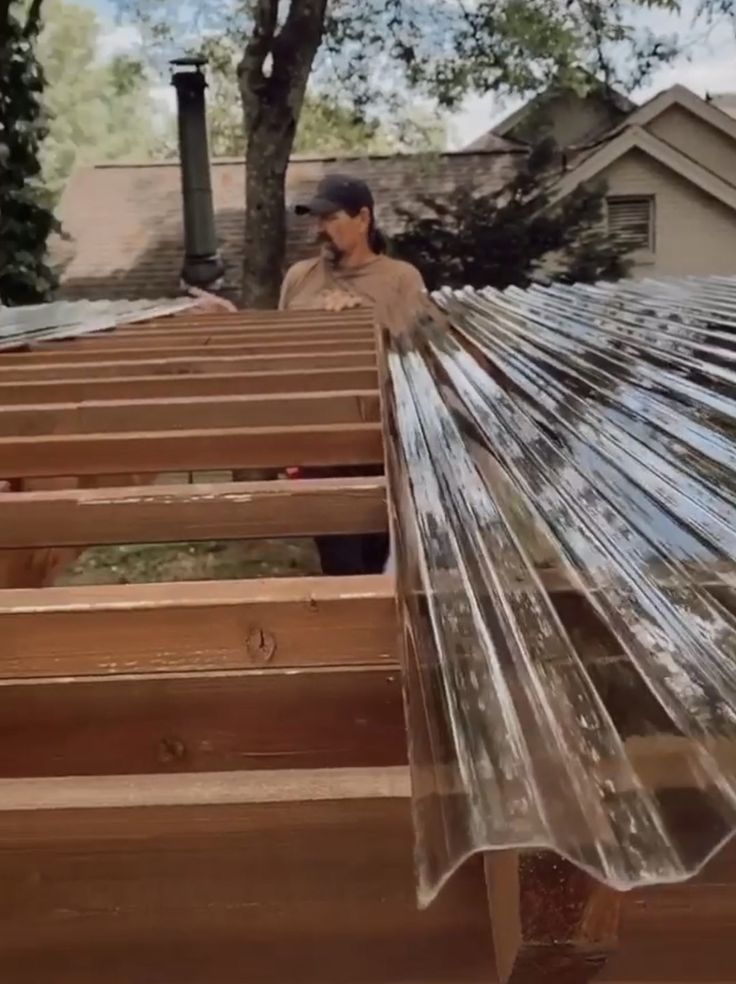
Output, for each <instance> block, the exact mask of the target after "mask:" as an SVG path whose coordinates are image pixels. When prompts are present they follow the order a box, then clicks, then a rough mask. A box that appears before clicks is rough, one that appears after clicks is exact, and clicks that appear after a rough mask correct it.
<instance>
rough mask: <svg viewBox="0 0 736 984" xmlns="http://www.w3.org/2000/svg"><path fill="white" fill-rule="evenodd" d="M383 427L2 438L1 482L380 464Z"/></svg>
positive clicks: (0, 450)
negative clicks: (23, 479) (84, 476)
mask: <svg viewBox="0 0 736 984" xmlns="http://www.w3.org/2000/svg"><path fill="white" fill-rule="evenodd" d="M382 460H383V452H382V442H381V426H380V424H314V425H311V426H304V427H249V428H242V427H230V428H224V429H216V430H183V431H160V432H158V431H143V432H137V433H130V432H124V433H117V434H69V435H42V436H40V437H16V438H13V437H3V438H0V477H7V478H32V477H42V476H56V475H117V474H124V473H125V474H127V473H129V472H133V473H142V474H146V473H147V474H151V473H158V472H178V471H197V470H199V471H205V470H208V469H240V468H284V467H288V466H307V465H311V466H315V465H317V466H319V465H364V464H369V465H378V464H380V463H381V462H382Z"/></svg>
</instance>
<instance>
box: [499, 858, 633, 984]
mask: <svg viewBox="0 0 736 984" xmlns="http://www.w3.org/2000/svg"><path fill="white" fill-rule="evenodd" d="M485 870H486V881H487V883H488V894H489V900H490V908H491V922H492V926H493V940H494V944H495V954H496V972H497V974H498V979H499V981H500V982H501V984H538V982H539V981H542V980H544V981H550V984H589V982H590V981H592V979H593V978H594V977H595V976H596V975H597V974H598V972H599V971H600V970H601V968H602V967H603V966H604V965H605V963H606V961H607V959H608V958H609V957H610V956H611V954H612V953H613V952H615V949H616V946H617V943H618V925H619V913H620V908H621V895H620V894H619V893H617V892H614V891H612V890H611V889H609V888H607V887H606V886H604V885H602V884H600V883H599V882H596V881H594V880H593V879H592V878H591V877H590V876H589V875H587V874H586V873H585V872H583V871H581V870H580V869H578V868H576V867H574V866H573V865H571V864H570V863H569V862H568V861H565V860H563V859H562V858H560V857H558V856H556V855H554V854H552V853H545V852H540V853H527V854H519V853H517V852H515V851H500V852H490V853H488V854H486V856H485Z"/></svg>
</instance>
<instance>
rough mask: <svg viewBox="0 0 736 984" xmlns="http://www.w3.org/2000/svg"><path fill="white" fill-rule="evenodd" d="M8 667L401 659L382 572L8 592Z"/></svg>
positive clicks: (36, 672)
mask: <svg viewBox="0 0 736 984" xmlns="http://www.w3.org/2000/svg"><path fill="white" fill-rule="evenodd" d="M0 639H2V646H0V679H1V678H10V677H17V678H29V677H42V676H58V675H68V676H77V675H102V674H107V673H123V672H125V673H153V672H190V671H192V672H193V671H197V672H204V671H207V670H226V669H249V668H252V667H259V666H261V667H266V666H275V667H290V666H294V667H298V666H320V665H325V666H326V665H335V664H337V663H345V664H366V663H380V662H394V661H395V660H396V613H395V610H394V591H393V580H392V579H391V578H389V577H383V576H365V577H350V578H295V579H291V578H284V579H282V580H278V579H276V580H268V579H264V580H253V581H221V582H210V581H208V582H191V583H188V582H183V583H180V584H145V585H115V586H91V587H90V586H86V587H81V588H42V589H38V590H29V591H23V590H18V591H13V590H10V591H2V592H0Z"/></svg>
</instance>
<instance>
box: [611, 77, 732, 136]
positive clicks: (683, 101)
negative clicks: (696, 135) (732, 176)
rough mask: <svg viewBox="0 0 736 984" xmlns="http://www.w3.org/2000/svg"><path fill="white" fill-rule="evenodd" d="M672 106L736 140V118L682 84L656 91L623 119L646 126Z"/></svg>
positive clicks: (632, 123) (630, 123) (629, 122)
mask: <svg viewBox="0 0 736 984" xmlns="http://www.w3.org/2000/svg"><path fill="white" fill-rule="evenodd" d="M672 106H681V107H682V108H683V109H686V110H687V111H688V112H690V113H692V114H693V115H694V116H697V117H698V118H699V119H701V120H703V122H704V123H709V124H710V125H711V126H714V127H715V128H716V129H718V130H720V131H721V132H722V133H725V134H726V136H728V137H731V138H732V139H733V140H736V119H734V118H733V116H731V115H729V113H727V112H725V111H724V110H723V109H721V108H720V107H719V106H718V105H716V104H714V103H713V102H708V100H706V99H701V98H700V96H698V95H696V94H695V93H694V92H693V91H692V90H691V89H687V88H686V87H685V86H684V85H673V86H672V87H671V88H669V89H665V90H664V91H663V92H659V93H657V95H656V96H653V97H652V98H651V99H650V100H649V101H648V102H645V103H644V105H643V106H640V107H639V108H638V109H637V110H636V111H635V112H633V113H632V114H631V116H629V117H628V118H627V119H626V121H625V124H624V125H625V126H642V127H645V126H648V125H649V124H650V123H651V122H652V121H653V120H655V119H656V118H657V117H658V116H661V115H662V113H664V112H666V110H668V109H670V108H671V107H672Z"/></svg>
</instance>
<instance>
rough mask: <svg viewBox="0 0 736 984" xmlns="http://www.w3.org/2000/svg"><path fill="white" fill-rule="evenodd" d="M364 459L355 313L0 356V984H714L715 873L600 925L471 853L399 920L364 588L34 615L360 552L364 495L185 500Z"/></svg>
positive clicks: (730, 916) (373, 506) (249, 585)
mask: <svg viewBox="0 0 736 984" xmlns="http://www.w3.org/2000/svg"><path fill="white" fill-rule="evenodd" d="M381 460H382V443H381V420H380V398H379V394H378V385H377V373H376V342H375V338H374V332H373V326H372V323H371V321H370V318H369V317H368V316H367V315H366V314H361V313H355V312H353V313H349V314H347V315H344V316H324V315H318V314H309V313H304V314H291V315H273V314H258V315H255V314H241V315H237V316H226V315H217V316H209V317H195V316H191V315H179V316H176V317H173V318H169V319H160V320H158V321H155V322H151V323H149V324H141V325H131V326H127V327H121V328H119V329H118V330H116V331H115V332H113V333H110V334H106V335H104V336H95V337H89V336H87V337H85V338H83V339H79V340H75V341H70V342H65V343H51V344H45V345H42V346H40V347H38V348H35V349H34V350H33V351H30V352H14V353H8V354H4V355H2V356H0V479H2V480H3V481H4V485H3V491H2V494H0V517H1V518H0V587H1V588H2V590H1V591H0V736H1V737H2V741H0V884H2V888H3V891H2V895H1V897H2V902H0V912H1V915H0V966H1V967H2V968H3V981H5V982H7V984H72V982H73V984H93V982H94V984H98V982H99V981H100V980H103V979H104V980H105V982H106V984H133V982H137V981H143V980H146V981H157V982H159V981H160V982H161V984H164V982H165V984H203V982H204V981H207V982H208V984H234V982H236V981H237V982H242V981H248V982H249V984H250V982H254V984H255V982H264V984H266V982H268V984H296V982H300V984H347V982H350V984H374V982H391V984H430V982H442V984H460V982H484V984H485V982H492V981H496V980H501V981H504V982H511V984H537V982H540V981H542V980H549V981H553V982H555V981H556V982H560V984H585V982H587V981H589V980H590V979H591V978H592V976H593V975H594V974H595V973H597V972H598V971H600V970H601V968H602V966H603V964H604V963H605V961H606V958H607V957H608V956H609V955H611V954H613V953H614V951H616V950H617V946H618V952H617V953H616V954H615V955H614V956H613V959H612V960H611V961H610V963H609V964H608V966H607V967H606V968H605V969H604V970H603V971H602V975H603V976H601V977H600V979H601V980H608V981H617V982H619V984H623V982H634V981H638V982H644V981H661V982H665V981H669V982H670V984H674V982H676V981H677V982H684V981H696V980H697V981H708V982H711V984H715V982H723V984H725V982H726V981H733V980H734V979H736V956H734V949H735V948H733V947H732V946H731V945H730V937H729V932H731V931H732V927H733V925H736V891H734V884H736V851H734V850H728V851H726V852H725V853H724V854H723V855H721V856H720V857H719V858H718V859H717V860H716V861H715V862H713V864H712V865H711V866H710V867H709V868H708V869H707V871H706V873H705V874H704V875H703V876H701V878H699V879H697V880H696V881H695V882H694V883H692V884H690V885H687V886H676V887H670V888H663V889H658V890H656V891H653V892H649V893H646V892H645V893H636V894H634V895H632V896H631V897H626V898H623V899H622V898H619V897H616V896H615V895H614V894H613V893H611V892H608V891H606V890H605V889H602V888H600V887H599V886H597V885H595V884H593V883H592V882H591V881H590V880H589V879H588V878H587V877H586V876H584V875H582V874H580V873H579V872H577V871H575V870H573V869H571V868H570V867H569V866H568V865H567V864H566V863H565V862H562V861H560V860H559V859H556V858H553V857H550V856H539V855H529V856H523V857H521V858H520V857H518V856H516V855H513V854H502V855H490V856H488V857H487V858H486V859H485V864H484V863H483V860H482V859H476V860H475V861H473V862H470V863H469V864H468V865H466V866H465V868H464V869H463V870H462V871H461V872H460V873H459V874H458V875H457V876H456V877H455V878H454V879H453V880H452V881H451V883H450V885H449V886H448V887H447V888H446V889H445V890H444V892H443V893H442V895H441V897H440V899H439V901H438V902H437V903H436V904H435V905H434V906H432V907H431V908H430V910H429V911H427V912H423V913H420V912H418V911H417V909H416V905H415V900H414V899H415V896H414V878H413V872H412V833H411V819H410V809H409V783H408V774H407V769H406V737H405V731H404V722H403V715H402V706H401V704H402V702H401V680H400V671H399V653H398V638H399V632H398V626H397V624H396V613H395V606H394V586H393V582H392V579H391V578H389V577H387V576H372V577H356V578H340V579H334V578H307V577H301V578H300V577H295V578H288V579H283V580H266V581H235V582H207V583H194V584H191V583H179V584H157V585H122V586H110V587H107V586H105V587H94V588H59V587H53V586H52V583H53V579H54V577H55V574H56V572H57V571H58V569H59V567H60V565H62V564H63V563H65V562H67V561H68V560H69V559H70V558H71V557H73V556H75V555H76V554H77V553H78V552H79V551H80V550H82V549H84V548H86V547H88V546H91V545H95V544H104V543H139V542H147V543H152V542H159V543H166V542H172V541H187V540H206V539H216V538H217V539H238V538H257V537H295V536H312V535H316V534H329V533H333V534H336V533H347V532H380V531H385V530H386V529H387V522H388V511H387V498H386V497H387V493H386V487H385V483H384V481H383V480H382V479H377V478H372V477H365V478H361V477H358V478H355V477H351V478H328V479H317V480H291V479H283V478H282V479H276V480H268V481H263V480H258V481H248V482H245V481H229V480H225V479H224V478H223V476H221V475H220V476H215V477H214V478H212V477H211V478H209V479H208V480H207V481H200V480H197V477H196V476H197V473H202V472H207V471H212V470H217V471H232V470H236V469H237V470H240V469H263V468H266V469H279V468H283V467H284V466H287V465H325V466H334V465H350V466H361V465H375V464H377V463H380V462H381ZM170 473H180V474H179V476H178V478H171V477H170ZM181 473H185V476H184V477H182V475H181ZM192 473H194V475H195V480H194V482H193V483H192V482H190V481H189V480H188V477H189V476H191V475H192ZM162 474H163V475H167V474H169V477H168V478H167V479H166V480H165V482H164V484H161V479H158V480H157V479H156V476H160V475H162ZM555 590H557V591H558V593H559V595H560V605H561V611H562V612H563V614H564V613H565V612H566V610H567V609H569V610H570V613H568V614H567V615H566V617H567V618H568V619H570V620H573V621H574V619H575V606H576V602H575V599H574V598H571V597H569V595H570V592H569V589H568V588H567V586H566V585H565V584H564V582H561V583H560V584H559V585H557V587H556V589H555ZM621 911H622V912H623V915H622V923H621V934H620V944H619V943H618V927H619V917H620V913H621ZM729 926H730V927H731V930H729ZM673 940H675V941H677V945H676V946H673ZM696 942H697V945H689V944H691V943H692V944H695V943H696ZM494 954H495V955H494Z"/></svg>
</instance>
